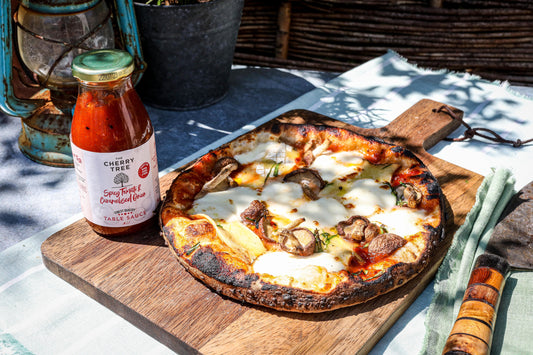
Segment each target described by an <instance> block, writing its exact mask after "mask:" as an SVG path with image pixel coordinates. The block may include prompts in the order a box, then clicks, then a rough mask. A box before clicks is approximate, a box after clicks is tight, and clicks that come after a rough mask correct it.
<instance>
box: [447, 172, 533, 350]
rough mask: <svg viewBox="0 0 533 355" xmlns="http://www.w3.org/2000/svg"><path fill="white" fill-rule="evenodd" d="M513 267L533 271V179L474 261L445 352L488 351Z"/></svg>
mask: <svg viewBox="0 0 533 355" xmlns="http://www.w3.org/2000/svg"><path fill="white" fill-rule="evenodd" d="M511 268H513V269H521V270H533V181H532V182H530V183H529V184H527V185H526V186H524V187H523V188H522V189H521V190H520V191H519V192H518V193H516V194H515V195H514V196H513V197H512V198H511V200H510V201H509V203H508V204H507V206H506V208H505V210H504V211H503V213H502V216H501V217H500V220H499V221H498V223H497V224H496V226H495V227H494V231H493V233H492V235H491V237H490V239H489V242H488V244H487V247H486V249H485V252H484V253H483V254H481V255H480V256H479V257H478V258H477V259H476V262H475V264H474V268H473V270H472V272H471V274H470V280H469V281H468V286H467V289H466V291H465V294H464V297H463V301H462V303H461V308H460V309H459V314H458V315H457V318H456V320H455V324H454V326H453V328H452V330H451V332H450V335H449V336H448V339H447V341H446V345H445V346H444V350H443V352H442V353H443V354H445V355H452V354H471V355H477V354H488V353H489V352H490V346H491V343H492V334H493V330H494V325H495V322H496V314H497V312H498V306H499V303H500V296H501V293H502V291H503V287H504V285H505V280H506V278H507V276H508V274H509V273H510V270H511Z"/></svg>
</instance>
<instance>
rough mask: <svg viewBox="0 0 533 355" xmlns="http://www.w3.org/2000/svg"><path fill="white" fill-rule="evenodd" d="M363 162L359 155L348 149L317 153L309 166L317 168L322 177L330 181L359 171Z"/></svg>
mask: <svg viewBox="0 0 533 355" xmlns="http://www.w3.org/2000/svg"><path fill="white" fill-rule="evenodd" d="M363 164H364V160H363V158H362V157H361V155H359V154H358V153H356V152H352V151H350V152H338V153H331V154H322V155H319V156H318V157H316V159H315V160H314V161H313V164H311V166H310V167H311V168H312V169H315V170H317V171H318V172H319V173H320V176H321V177H322V179H324V180H326V181H332V180H333V179H339V178H342V177H345V176H348V175H351V174H353V173H356V172H359V171H360V170H361V168H362V166H363Z"/></svg>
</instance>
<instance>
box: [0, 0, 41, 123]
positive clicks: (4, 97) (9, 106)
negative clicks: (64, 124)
mask: <svg viewBox="0 0 533 355" xmlns="http://www.w3.org/2000/svg"><path fill="white" fill-rule="evenodd" d="M4 10H5V11H2V12H1V13H2V15H1V16H0V36H1V37H0V38H1V43H0V44H1V48H2V53H0V69H1V71H2V80H1V81H0V108H1V109H2V111H4V112H5V113H6V114H8V115H11V116H20V117H23V118H27V117H29V116H30V115H31V114H32V112H34V111H35V110H36V109H38V108H39V107H41V106H42V104H43V103H44V101H42V100H29V99H19V98H17V97H16V96H15V95H14V93H13V86H12V84H11V82H12V79H13V57H12V55H13V43H12V41H11V40H12V38H13V30H12V26H11V0H8V1H6V2H4Z"/></svg>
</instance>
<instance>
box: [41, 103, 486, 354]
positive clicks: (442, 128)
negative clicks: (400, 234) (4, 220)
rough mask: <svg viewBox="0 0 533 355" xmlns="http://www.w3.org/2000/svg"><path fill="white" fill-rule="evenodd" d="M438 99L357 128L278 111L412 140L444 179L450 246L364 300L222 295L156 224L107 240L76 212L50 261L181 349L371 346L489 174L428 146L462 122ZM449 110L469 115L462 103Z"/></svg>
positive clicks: (315, 350)
mask: <svg viewBox="0 0 533 355" xmlns="http://www.w3.org/2000/svg"><path fill="white" fill-rule="evenodd" d="M441 106H442V104H441V103H438V102H435V101H431V100H422V101H420V102H418V103H417V104H416V105H414V106H413V107H411V108H410V109H409V110H407V111H406V112H404V113H403V114H402V115H400V116H399V117H398V118H397V119H396V120H394V121H393V122H392V123H390V124H389V125H387V126H385V127H383V128H378V129H361V128H357V127H354V126H350V125H348V124H346V123H342V122H339V121H336V120H333V119H331V118H328V117H325V116H321V115H318V114H316V113H313V112H309V111H303V110H297V111H290V112H287V113H286V114H283V115H281V116H280V117H278V118H277V119H279V120H282V121H287V122H310V123H318V124H329V125H334V126H340V127H344V128H348V129H351V130H354V131H356V132H358V133H362V134H365V135H372V136H376V137H381V138H384V139H385V140H387V141H390V142H392V143H396V144H398V145H402V146H404V147H407V148H408V149H410V150H411V151H413V152H414V153H415V154H417V155H418V156H419V157H420V158H421V159H422V161H423V162H424V163H425V164H426V165H427V166H428V167H429V168H430V170H431V171H432V173H433V174H434V175H435V176H436V177H437V179H438V180H439V182H440V184H441V187H442V189H443V191H444V194H445V196H446V201H447V217H448V221H447V225H446V243H447V245H446V247H445V248H442V249H441V250H440V251H439V253H438V255H437V257H436V259H435V260H433V261H432V263H431V265H429V266H428V268H427V269H426V270H425V272H424V273H422V274H420V275H419V276H417V277H416V278H415V279H413V280H411V281H410V282H408V283H406V284H405V285H404V286H402V287H400V288H399V289H397V290H394V291H392V292H390V293H388V294H385V295H383V296H380V297H378V298H376V299H374V300H371V301H369V302H367V303H364V304H361V305H357V306H353V307H349V308H344V309H340V310H335V311H330V312H325V313H319V314H297V313H288V312H279V311H274V310H270V309H266V308H262V307H257V306H251V305H248V304H242V303H239V302H236V301H234V300H232V299H228V298H225V297H222V296H220V295H218V294H217V293H215V292H214V291H212V290H211V289H209V288H207V287H206V286H204V285H203V284H202V283H200V282H198V281H197V280H196V279H194V278H193V277H192V276H190V275H189V274H188V273H187V272H186V271H185V270H184V269H183V268H182V267H181V265H180V264H179V263H178V261H177V260H176V259H175V258H174V256H173V255H172V254H171V251H170V250H169V249H168V248H167V247H166V246H165V245H164V241H163V238H162V237H161V236H160V235H159V229H158V227H156V226H154V227H151V228H148V229H146V230H144V231H142V232H140V233H137V234H134V235H131V236H128V237H124V238H120V239H107V238H105V237H102V236H99V235H97V234H95V233H94V232H93V231H92V230H91V228H90V227H89V226H88V225H87V223H86V222H85V220H83V219H82V220H79V221H77V222H75V223H73V224H72V225H70V226H68V227H66V228H64V229H63V230H61V231H59V232H57V233H55V234H53V235H52V236H50V237H49V238H48V239H47V240H46V241H45V242H44V243H43V244H42V247H41V251H42V256H43V261H44V264H45V265H46V267H47V268H48V269H49V270H50V271H52V272H53V273H55V274H57V275H58V276H59V277H61V278H63V279H64V280H66V281H67V282H69V283H70V284H72V285H73V286H75V287H77V288H78V289H80V290H81V291H83V292H85V293H86V294H87V295H89V296H90V297H92V298H94V299H95V300H97V301H98V302H100V303H101V304H103V305H104V306H106V307H108V308H110V309H111V310H113V311H114V312H116V313H118V314H119V315H120V316H122V317H124V318H125V319H126V320H128V321H130V322H131V323H133V324H134V325H136V326H137V327H139V328H140V329H142V330H143V331H145V332H146V333H148V334H150V335H151V336H152V337H154V338H155V339H157V340H158V341H160V342H161V343H163V344H165V345H167V346H168V347H169V348H171V349H172V350H174V351H176V352H178V353H180V354H189V353H193V354H194V353H202V354H295V353H298V354H346V353H350V354H354V353H355V354H359V353H367V352H368V351H369V350H370V349H371V348H372V347H373V346H374V345H375V344H376V343H377V342H378V340H379V339H380V338H381V337H382V336H383V335H384V334H385V333H386V331H387V330H388V329H389V328H390V327H391V326H392V325H393V324H394V322H395V321H396V320H397V319H398V317H399V316H400V315H401V314H402V313H403V312H404V311H405V310H406V309H407V308H408V306H409V305H410V304H411V303H412V302H413V300H414V299H415V298H416V297H417V296H418V295H419V294H420V293H421V292H422V290H423V289H424V288H425V287H426V285H427V284H428V283H429V282H430V280H431V279H432V277H433V275H434V273H435V272H436V270H437V268H438V266H439V264H440V262H441V260H442V258H443V257H444V255H445V253H446V251H447V249H448V246H449V244H450V242H451V240H452V236H453V234H454V232H455V231H456V229H457V228H458V226H459V225H461V224H462V223H463V221H464V219H465V216H466V214H467V213H468V211H470V209H471V207H472V205H473V204H474V201H475V194H476V191H477V188H478V187H479V185H480V184H481V181H482V179H483V177H482V176H480V175H478V174H475V173H473V172H471V171H468V170H466V169H463V168H461V167H458V166H456V165H453V164H450V163H448V162H446V161H443V160H441V159H438V158H435V157H433V156H432V155H430V154H428V153H427V152H426V149H428V148H430V147H431V146H433V145H434V144H436V143H437V142H438V141H440V140H441V139H443V138H444V137H446V136H447V135H449V134H450V133H451V132H452V131H454V130H455V129H456V128H457V127H458V126H459V125H460V123H459V122H457V120H454V119H453V118H451V116H450V115H448V114H446V113H443V112H441V113H439V112H437V109H438V108H439V107H441ZM452 109H453V111H454V112H455V113H456V114H457V115H458V116H459V117H461V116H462V112H461V111H459V110H457V109H454V108H452ZM178 170H179V169H178ZM177 173H178V171H174V172H171V173H169V174H167V175H165V176H164V177H163V178H162V179H161V191H166V190H167V189H168V187H169V186H170V183H171V182H172V180H173V179H174V178H175V177H176V175H177ZM420 336H421V337H422V336H423V335H422V334H420Z"/></svg>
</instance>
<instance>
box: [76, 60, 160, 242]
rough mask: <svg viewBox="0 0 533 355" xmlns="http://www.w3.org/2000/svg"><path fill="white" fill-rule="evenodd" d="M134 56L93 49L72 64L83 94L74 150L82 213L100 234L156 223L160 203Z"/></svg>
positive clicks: (150, 132) (117, 233)
mask: <svg viewBox="0 0 533 355" xmlns="http://www.w3.org/2000/svg"><path fill="white" fill-rule="evenodd" d="M133 69H134V63H133V58H132V56H131V55H130V54H129V53H128V52H125V51H122V50H116V49H111V50H95V51H89V52H86V53H83V54H81V55H79V56H78V57H76V58H75V59H74V60H73V62H72V73H73V75H74V77H76V78H77V79H78V82H79V89H78V98H77V101H76V106H75V109H74V116H73V118H72V127H71V136H70V141H71V147H72V155H73V160H74V168H75V169H76V177H77V181H78V187H79V191H80V199H81V205H82V211H83V214H84V216H85V218H86V220H87V222H88V223H89V225H90V226H91V227H92V228H93V230H94V231H95V232H97V233H99V234H102V235H107V236H120V235H124V234H129V233H133V232H136V231H138V230H140V229H142V228H144V227H145V226H147V225H149V224H151V223H154V222H155V220H156V212H157V208H158V205H159V202H160V199H161V197H160V191H159V177H158V166H157V154H156V145H155V137H154V130H153V127H152V123H151V121H150V118H149V116H148V113H147V111H146V108H145V107H144V105H143V103H142V101H141V99H140V98H139V96H138V95H137V93H136V91H135V89H134V88H133V84H132V82H131V74H132V72H133Z"/></svg>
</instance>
